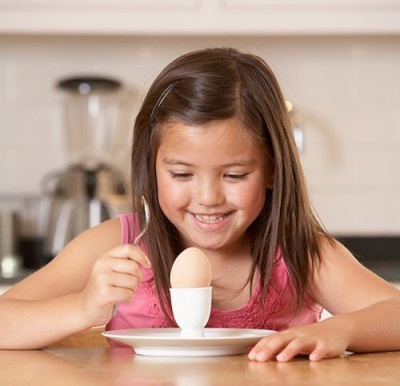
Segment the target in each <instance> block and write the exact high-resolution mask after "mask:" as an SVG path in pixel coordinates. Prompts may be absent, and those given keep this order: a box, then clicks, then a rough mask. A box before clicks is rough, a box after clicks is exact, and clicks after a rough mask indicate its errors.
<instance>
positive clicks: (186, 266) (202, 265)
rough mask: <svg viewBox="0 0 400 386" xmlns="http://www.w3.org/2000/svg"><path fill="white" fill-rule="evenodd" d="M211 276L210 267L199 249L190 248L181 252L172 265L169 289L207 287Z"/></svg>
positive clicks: (206, 258)
mask: <svg viewBox="0 0 400 386" xmlns="http://www.w3.org/2000/svg"><path fill="white" fill-rule="evenodd" d="M211 276H212V273H211V265H210V261H209V260H208V257H207V256H206V255H205V254H204V253H203V252H202V251H201V250H200V249H198V248H194V247H190V248H187V249H185V250H184V251H182V252H181V253H180V254H179V255H178V257H177V258H176V259H175V261H174V264H173V265H172V269H171V274H170V282H171V287H172V288H194V287H209V286H210V285H211Z"/></svg>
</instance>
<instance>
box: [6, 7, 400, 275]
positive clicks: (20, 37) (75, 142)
mask: <svg viewBox="0 0 400 386" xmlns="http://www.w3.org/2000/svg"><path fill="white" fill-rule="evenodd" d="M214 46H232V47H236V48H239V49H241V50H244V51H248V52H251V53H255V54H258V55H260V56H262V57H263V58H264V59H265V60H266V61H267V62H268V63H269V64H270V66H271V67H272V68H273V70H274V72H275V74H276V76H277V78H278V80H279V82H280V84H281V86H282V90H283V93H284V95H285V98H286V99H287V101H288V107H291V108H292V111H291V116H292V120H293V127H294V130H295V133H296V138H297V143H298V147H299V151H300V154H301V160H302V163H303V166H304V170H305V174H306V178H307V181H308V184H309V191H310V195H311V198H312V202H313V205H314V207H315V210H316V212H317V213H318V215H319V217H320V219H321V221H322V222H323V224H324V225H325V226H326V228H327V229H328V231H330V232H331V233H333V234H334V235H335V236H337V237H339V238H341V239H342V240H343V241H344V242H345V244H346V245H348V246H349V248H350V249H351V250H352V251H353V252H354V253H355V254H356V255H357V257H359V258H360V259H361V260H362V262H363V263H364V264H366V265H368V266H370V267H372V268H373V269H374V270H376V272H377V273H379V274H380V275H382V276H384V277H385V278H388V279H390V280H392V281H400V236H399V235H400V151H399V150H400V107H399V106H400V1H398V0H368V1H367V0H365V1H358V0H346V1H344V0H336V1H334V0H329V1H324V2H321V1H317V0H298V1H294V0H286V1H278V0H265V1H262V0H191V1H186V0H171V1H162V0H151V1H144V0H129V1H128V0H118V1H112V2H110V1H106V0H91V1H85V2H82V1H72V0H57V1H55V0H53V1H50V0H47V1H46V0H0V213H1V222H0V240H1V241H0V261H1V267H2V270H1V272H2V276H3V277H5V278H10V280H16V279H18V278H20V277H21V275H22V276H23V275H24V274H25V273H26V272H27V271H28V272H29V271H30V270H32V269H36V268H38V267H40V266H41V265H43V264H44V263H45V262H47V261H48V260H49V259H51V258H52V257H53V256H54V254H56V253H57V251H58V250H59V249H60V248H62V246H63V245H64V244H65V243H66V242H68V241H69V240H70V239H71V238H72V237H73V236H74V234H75V233H76V232H78V231H79V230H81V229H83V228H86V227H88V226H91V225H93V224H95V223H96V222H98V221H102V220H103V219H106V218H108V217H113V216H115V215H116V214H117V213H119V212H124V211H129V192H128V191H126V189H125V181H126V177H127V176H128V174H129V157H130V155H129V148H130V141H131V135H132V125H133V121H134V118H135V114H136V112H137V110H138V108H139V106H140V103H141V100H142V98H143V96H144V94H145V92H146V90H147V89H148V87H149V86H150V84H151V82H152V81H153V79H154V77H155V76H156V75H157V74H158V73H159V71H160V70H161V69H162V68H163V67H164V66H165V65H166V64H167V63H169V62H170V61H171V60H173V59H174V58H176V57H177V56H179V55H181V54H183V53H185V52H188V51H191V50H195V49H199V48H205V47H214ZM63 81H64V83H63ZM93 143H96V144H97V145H96V147H95V148H93ZM79 144H80V145H79ZM77 146H81V147H80V148H79V151H75V152H74V151H73V149H77V148H78V147H77ZM82 208H83V209H82ZM10 256H11V257H12V258H10ZM15 257H16V259H15Z"/></svg>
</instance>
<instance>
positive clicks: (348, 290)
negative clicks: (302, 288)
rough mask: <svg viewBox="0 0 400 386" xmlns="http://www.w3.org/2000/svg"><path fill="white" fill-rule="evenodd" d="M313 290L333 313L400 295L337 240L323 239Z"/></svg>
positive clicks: (319, 300)
mask: <svg viewBox="0 0 400 386" xmlns="http://www.w3.org/2000/svg"><path fill="white" fill-rule="evenodd" d="M309 293H310V294H311V296H312V297H313V298H314V300H316V301H317V302H318V303H320V304H321V305H322V306H323V307H324V308H326V309H327V310H328V311H329V312H331V313H332V314H336V313H344V312H350V311H354V310H356V309H360V308H364V307H367V306H369V305H371V304H373V303H376V302H378V301H382V300H385V299H388V298H390V297H393V296H398V293H399V292H398V290H397V289H396V288H395V287H394V286H392V285H391V284H389V283H387V282H386V281H385V280H383V279H382V278H380V277H379V276H377V275H376V274H375V273H373V272H371V271H370V270H368V269H367V268H366V267H364V266H363V265H362V264H361V263H360V262H359V261H358V260H357V259H356V258H355V257H354V256H353V254H352V253H351V252H350V251H349V250H348V249H347V248H346V247H345V246H344V245H342V244H341V243H339V242H338V241H337V240H333V241H330V240H327V239H323V240H322V241H321V256H320V263H318V264H316V266H315V269H314V271H313V275H312V278H311V285H310V290H309Z"/></svg>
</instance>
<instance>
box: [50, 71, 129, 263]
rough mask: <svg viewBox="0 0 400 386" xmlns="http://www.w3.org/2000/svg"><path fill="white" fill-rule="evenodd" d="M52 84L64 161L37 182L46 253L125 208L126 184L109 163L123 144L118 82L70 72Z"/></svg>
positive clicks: (57, 250)
mask: <svg viewBox="0 0 400 386" xmlns="http://www.w3.org/2000/svg"><path fill="white" fill-rule="evenodd" d="M57 87H58V88H59V89H60V90H61V91H63V97H64V99H63V108H64V129H65V130H64V132H65V150H66V156H67V159H68V166H67V168H66V169H65V170H63V171H61V172H56V173H50V174H49V175H48V176H46V177H45V179H44V180H43V184H42V186H43V190H44V192H45V196H46V197H47V198H48V199H49V200H50V201H51V203H50V207H51V210H50V226H49V236H48V239H49V241H48V244H49V245H48V250H49V254H50V255H51V256H55V255H56V254H57V253H58V252H59V251H60V250H61V249H62V248H63V247H64V246H65V245H66V244H67V243H68V242H69V241H70V240H71V239H72V238H73V237H75V236H76V235H77V234H79V233H81V232H82V231H84V230H85V229H87V228H90V227H92V226H95V225H97V224H99V223H100V222H102V221H104V220H107V219H109V218H112V217H114V216H115V215H117V214H118V213H121V212H123V211H126V210H128V200H127V194H126V189H125V184H124V181H123V178H122V175H121V174H120V172H119V171H118V169H117V167H116V166H115V165H114V162H113V153H114V158H115V153H116V152H117V151H118V146H119V144H120V143H121V141H124V143H127V141H126V138H123V133H122V132H121V127H122V126H123V122H122V120H121V116H122V112H121V100H122V99H121V95H120V89H121V83H120V82H119V81H117V80H115V79H111V78H100V77H75V78H67V79H63V80H61V81H59V82H58V84H57ZM121 137H122V138H121Z"/></svg>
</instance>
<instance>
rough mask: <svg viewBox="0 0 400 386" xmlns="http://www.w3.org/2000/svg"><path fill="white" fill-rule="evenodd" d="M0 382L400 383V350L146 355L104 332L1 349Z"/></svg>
mask: <svg viewBox="0 0 400 386" xmlns="http://www.w3.org/2000/svg"><path fill="white" fill-rule="evenodd" d="M0 385H1V386H14V385H29V386H47V385H48V386H58V385H60V386H63V385H65V386H88V385H95V386H103V385H120V386H130V385H132V386H161V385H165V386H173V385H174V386H214V385H219V386H258V385H265V386H267V385H280V386H284V385H321V386H322V385H323V386H330V385H346V386H349V385H354V386H356V385H357V386H360V385H368V386H373V385H385V386H391V385H393V386H394V385H396V386H398V385H400V352H389V353H377V354H353V355H348V356H344V357H341V358H335V359H326V360H323V361H321V362H314V363H312V362H310V361H308V359H306V358H298V359H296V360H295V361H293V362H289V363H277V362H275V361H272V362H267V363H255V362H250V361H249V360H248V359H247V358H246V356H245V355H236V356H227V357H198V358H189V357H186V358H172V357H169V358H168V357H146V356H140V355H135V354H134V353H133V351H132V350H131V349H130V348H113V349H110V348H108V346H107V343H106V341H105V339H104V338H103V337H102V336H101V335H100V332H99V331H90V332H87V333H84V334H78V335H76V336H74V337H72V338H69V339H67V340H65V341H63V342H60V343H59V344H57V345H54V346H52V347H49V348H47V349H45V350H36V351H31V350H29V351H6V350H0Z"/></svg>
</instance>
